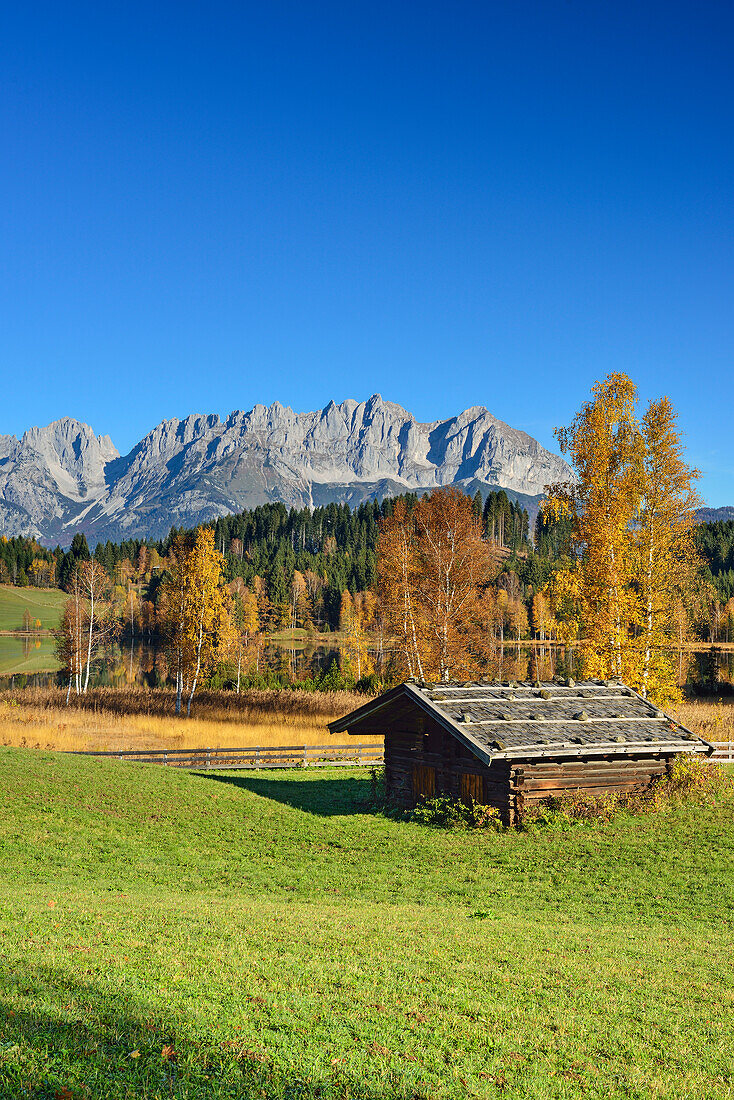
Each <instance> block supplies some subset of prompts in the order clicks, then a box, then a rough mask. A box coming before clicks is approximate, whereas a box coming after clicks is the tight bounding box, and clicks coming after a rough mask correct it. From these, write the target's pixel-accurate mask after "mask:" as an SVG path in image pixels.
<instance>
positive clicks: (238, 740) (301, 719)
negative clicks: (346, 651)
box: [0, 688, 381, 751]
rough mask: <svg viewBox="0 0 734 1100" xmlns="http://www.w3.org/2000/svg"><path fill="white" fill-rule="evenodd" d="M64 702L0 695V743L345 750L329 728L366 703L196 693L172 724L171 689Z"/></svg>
mask: <svg viewBox="0 0 734 1100" xmlns="http://www.w3.org/2000/svg"><path fill="white" fill-rule="evenodd" d="M65 699H66V691H65V690H63V689H58V688H57V689H54V688H42V689H41V688H39V689H36V688H24V689H22V690H17V691H4V692H0V745H14V746H17V747H28V748H41V749H62V750H66V751H69V750H83V749H89V750H101V751H104V750H106V749H110V750H116V751H120V750H125V749H155V748H168V749H186V748H207V747H208V748H212V749H217V748H243V747H246V746H249V745H260V746H261V747H266V746H272V745H281V746H282V745H327V744H329V743H332V744H333V743H338V744H346V743H347V742H348V740H349V739H348V737H347V736H346V735H345V734H339V736H338V737H335V736H332V734H330V733H329V730H328V729H327V723H328V722H330V721H331V720H332V719H334V718H337V717H339V716H340V715H342V714H347V713H348V712H349V711H350V710H354V709H355V707H358V706H361V705H362V704H363V703H364V702H365V701H366V700H365V696H364V695H356V694H354V693H351V692H346V691H337V692H305V691H280V692H278V691H247V692H243V693H242V694H241V695H236V694H235V693H234V692H231V691H228V692H216V691H209V692H207V691H202V692H201V693H200V694H198V695H197V696H196V698H195V700H194V706H193V711H192V717H191V718H185V717H179V718H176V716H175V715H174V693H173V692H172V691H171V690H170V689H158V690H155V691H152V690H147V689H143V688H125V689H115V688H94V689H91V690H90V691H89V694H88V695H86V696H82V697H81V698H79V699H77V697H76V696H74V695H72V696H71V702H72V705H71V706H69V707H66V706H65V705H64V704H65ZM359 740H360V741H362V742H365V743H368V742H372V741H374V742H377V743H379V742H380V741H381V738H379V737H377V738H374V737H373V738H370V737H360V739H359Z"/></svg>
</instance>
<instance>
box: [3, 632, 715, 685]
mask: <svg viewBox="0 0 734 1100" xmlns="http://www.w3.org/2000/svg"><path fill="white" fill-rule="evenodd" d="M373 656H374V655H373ZM341 660H342V653H341V651H340V646H339V644H338V641H337V640H335V641H334V643H333V644H327V643H324V641H323V636H322V637H321V638H320V639H315V640H309V639H308V638H307V637H306V638H301V639H299V640H297V641H295V642H290V641H284V640H282V639H280V640H278V641H269V642H268V643H267V644H265V645H263V646H262V649H261V656H260V661H259V668H260V671H261V672H266V671H268V670H271V671H273V672H277V673H282V674H284V675H286V676H291V677H295V678H298V677H301V676H305V675H311V676H317V675H318V674H319V673H321V672H323V671H324V670H326V669H328V668H329V667H330V665H331V663H332V662H333V661H337V662H340V661H341ZM676 660H677V662H678V670H679V683H680V684H681V685H684V684H688V685H689V686H696V687H698V688H699V689H708V690H717V688H719V689H720V688H721V687H724V686H725V685H732V684H734V651H732V650H727V651H722V650H720V649H706V650H700V651H692V650H689V651H685V650H684V651H683V652H682V653H677V654H676ZM168 671H169V670H168V666H167V660H166V655H165V653H164V651H163V650H162V649H161V648H159V647H156V646H152V645H147V644H143V643H141V642H134V643H132V644H127V645H124V646H120V645H115V646H112V647H110V648H109V649H108V650H106V652H105V654H104V656H103V657H102V658H100V659H98V660H97V661H95V663H94V666H93V672H92V676H91V678H90V683H91V684H92V685H93V686H95V687H102V686H105V687H115V686H118V687H127V686H131V685H134V684H137V685H140V686H148V687H155V686H160V685H163V684H165V683H167V682H169V676H168ZM576 673H577V667H576V659H575V654H574V650H573V649H568V650H567V649H565V648H564V647H563V646H550V645H545V646H529V645H520V646H515V645H505V646H503V647H500V646H498V647H497V651H496V653H495V655H494V658H493V660H492V662H491V667H489V668H488V669H487V675H488V676H489V677H490V678H498V679H501V680H502V679H504V680H518V681H520V680H536V679H537V680H548V679H552V678H553V677H554V676H555V675H572V676H573V675H575V674H576ZM58 683H60V674H59V672H58V662H57V660H56V656H55V652H54V640H53V638H51V637H49V636H47V635H38V636H33V635H30V636H18V635H15V636H12V635H4V636H0V688H2V689H7V688H11V687H25V686H36V687H45V686H49V685H53V684H58Z"/></svg>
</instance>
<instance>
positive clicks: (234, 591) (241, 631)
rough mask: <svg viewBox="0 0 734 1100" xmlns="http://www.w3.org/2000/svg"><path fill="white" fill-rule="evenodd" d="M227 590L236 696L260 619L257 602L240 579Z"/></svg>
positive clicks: (236, 578)
mask: <svg viewBox="0 0 734 1100" xmlns="http://www.w3.org/2000/svg"><path fill="white" fill-rule="evenodd" d="M229 590H230V593H231V596H232V608H231V617H232V631H231V647H232V650H233V654H234V660H235V663H236V666H237V694H238V695H239V693H240V682H241V679H242V666H243V663H249V661H247V658H248V657H249V654H250V647H251V645H252V643H253V640H255V642H256V639H257V634H258V631H259V630H260V617H259V615H258V610H257V600H256V599H255V596H254V594H253V593H252V592H251V591H250V589H249V588H247V587H246V586H245V584H244V583H243V581H242V578H241V577H235V579H234V580H233V581H232V582H231V584H230V585H229ZM256 644H257V642H256Z"/></svg>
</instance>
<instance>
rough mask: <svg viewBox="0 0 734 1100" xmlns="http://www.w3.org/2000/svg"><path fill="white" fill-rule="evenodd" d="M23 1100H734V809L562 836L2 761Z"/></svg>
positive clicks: (1, 1061)
mask: <svg viewBox="0 0 734 1100" xmlns="http://www.w3.org/2000/svg"><path fill="white" fill-rule="evenodd" d="M0 786H1V788H2V791H3V797H2V799H0V861H1V863H0V867H1V875H0V1096H2V1097H13V1098H15V1097H44V1098H46V1097H49V1098H54V1097H56V1098H58V1097H61V1098H62V1100H71V1098H81V1097H85V1096H86V1097H89V1098H95V1100H96V1098H102V1097H120V1098H122V1097H156V1098H158V1097H159V1098H161V1100H162V1098H163V1097H187V1098H192V1100H193V1098H195V1097H203V1098H210V1097H248V1098H249V1097H253V1098H254V1097H283V1098H286V1097H287V1098H293V1100H295V1098H297V1097H298V1098H304V1100H305V1098H311V1097H322V1098H332V1097H333V1098H337V1097H339V1098H347V1097H349V1098H351V1100H357V1098H370V1100H378V1098H382V1097H387V1098H393V1097H395V1098H397V1097H401V1098H406V1100H407V1098H413V1100H419V1098H428V1097H436V1098H439V1097H462V1098H463V1097H528V1098H531V1097H532V1098H538V1100H541V1098H543V1100H545V1098H564V1097H625V1098H629V1097H634V1098H639V1100H643V1098H645V1100H647V1098H648V1097H671V1098H672V1097H675V1098H681V1097H701V1098H702V1100H703V1098H718V1097H722V1098H723V1097H731V1096H732V1095H734V1012H733V1011H732V1010H733V1008H734V1005H733V1004H732V1000H733V993H734V972H733V968H732V961H731V944H732V914H733V913H734V828H733V825H732V804H731V802H729V803H728V804H720V805H718V806H713V807H706V808H703V809H701V808H696V807H685V808H678V809H673V810H668V811H665V812H662V813H660V814H659V815H656V816H650V817H647V818H638V819H633V818H631V817H626V818H625V817H620V818H619V819H618V820H617V821H616V822H615V823H614V825H613V826H610V827H607V828H601V827H598V826H594V827H590V828H584V827H576V828H573V829H571V830H569V831H566V832H563V831H544V832H538V833H512V834H501V835H497V834H486V835H485V834H481V833H462V832H442V831H437V830H431V829H427V828H422V827H419V826H416V825H412V824H409V823H404V822H395V821H391V820H388V819H385V818H383V817H380V816H379V815H376V814H374V813H371V812H370V809H369V778H368V777H367V776H365V775H364V774H357V773H356V772H354V773H352V772H350V771H347V770H345V769H339V770H336V769H335V770H334V771H332V772H325V771H313V772H309V771H306V772H283V773H252V772H247V773H237V774H235V773H233V774H230V775H224V774H217V775H209V776H202V775H187V774H176V773H174V772H168V771H165V770H163V769H158V768H155V767H152V766H145V765H137V766H136V765H122V764H108V763H103V762H96V761H93V760H86V759H83V758H73V757H64V756H61V755H55V754H51V753H41V752H34V751H30V750H25V751H24V750H19V749H4V750H0Z"/></svg>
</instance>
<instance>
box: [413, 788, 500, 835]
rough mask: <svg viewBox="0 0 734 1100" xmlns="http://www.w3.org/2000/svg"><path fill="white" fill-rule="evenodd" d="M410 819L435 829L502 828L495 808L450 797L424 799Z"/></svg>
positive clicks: (441, 796) (438, 796)
mask: <svg viewBox="0 0 734 1100" xmlns="http://www.w3.org/2000/svg"><path fill="white" fill-rule="evenodd" d="M408 817H409V819H410V820H411V821H415V822H417V823H418V824H419V825H430V826H431V827H433V828H435V829H453V828H462V829H495V830H499V829H501V828H502V819H501V817H500V814H499V811H498V810H496V809H495V808H494V807H493V806H485V805H483V804H482V803H480V802H475V801H474V799H472V800H471V802H470V803H466V802H462V801H461V800H460V799H458V798H452V797H451V796H450V795H436V796H435V797H434V798H425V797H422V798H421V799H420V800H419V802H418V804H417V805H416V806H415V808H414V809H412V810H410V811H409V813H408Z"/></svg>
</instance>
